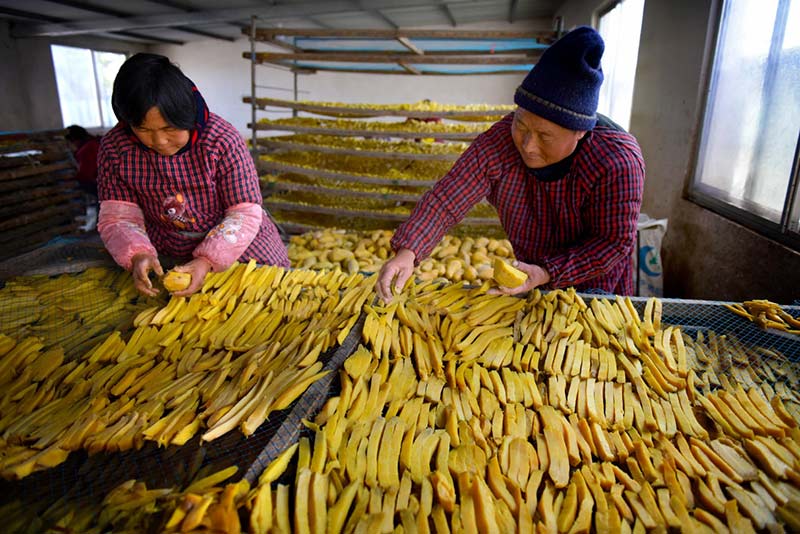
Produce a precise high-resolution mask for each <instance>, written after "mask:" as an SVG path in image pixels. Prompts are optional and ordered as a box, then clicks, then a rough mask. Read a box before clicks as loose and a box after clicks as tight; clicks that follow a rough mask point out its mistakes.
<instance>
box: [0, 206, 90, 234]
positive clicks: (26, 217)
mask: <svg viewBox="0 0 800 534" xmlns="http://www.w3.org/2000/svg"><path fill="white" fill-rule="evenodd" d="M78 211H79V208H78V203H75V206H73V205H72V203H69V204H66V205H63V204H62V205H51V206H48V207H46V208H44V209H40V210H35V211H29V212H28V213H25V214H23V215H19V216H17V217H13V218H11V219H6V220H5V221H2V222H0V232H6V231H8V230H16V229H18V228H23V227H26V226H28V225H30V224H32V223H35V222H37V221H52V220H54V219H56V218H57V217H58V216H59V215H66V214H72V213H77V212H78Z"/></svg>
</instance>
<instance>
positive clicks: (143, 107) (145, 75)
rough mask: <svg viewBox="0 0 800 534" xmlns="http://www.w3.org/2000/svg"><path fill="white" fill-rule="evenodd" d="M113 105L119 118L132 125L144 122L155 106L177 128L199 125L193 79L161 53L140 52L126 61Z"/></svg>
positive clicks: (121, 68) (113, 95)
mask: <svg viewBox="0 0 800 534" xmlns="http://www.w3.org/2000/svg"><path fill="white" fill-rule="evenodd" d="M111 107H112V108H113V109H114V114H115V115H116V116H117V119H118V120H120V121H122V122H126V123H128V124H129V125H131V126H139V125H140V124H142V122H143V121H144V116H145V115H146V114H147V112H148V111H149V110H150V109H151V108H153V107H156V108H158V110H159V111H160V112H161V115H162V116H163V117H164V120H166V121H167V123H169V125H170V126H172V127H174V128H179V129H181V130H191V129H193V128H194V126H195V115H196V104H195V101H194V95H193V94H192V82H191V80H189V78H187V77H186V76H184V74H183V73H182V72H181V69H179V68H178V67H177V66H176V65H175V64H173V63H172V62H170V60H169V59H168V58H167V57H165V56H160V55H158V54H143V53H142V54H136V55H134V56H131V57H130V58H129V59H128V60H127V61H125V63H123V64H122V67H120V69H119V72H118V73H117V77H116V78H115V79H114V92H113V94H112V95H111Z"/></svg>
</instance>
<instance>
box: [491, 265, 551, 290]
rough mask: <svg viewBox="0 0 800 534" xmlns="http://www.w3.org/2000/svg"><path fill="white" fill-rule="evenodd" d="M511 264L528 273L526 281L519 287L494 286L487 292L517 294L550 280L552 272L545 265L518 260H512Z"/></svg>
mask: <svg viewBox="0 0 800 534" xmlns="http://www.w3.org/2000/svg"><path fill="white" fill-rule="evenodd" d="M511 265H513V266H514V267H516V268H517V269H519V270H520V271H522V272H524V273H525V274H527V275H528V279H527V280H525V283H524V284H522V285H519V286H517V287H493V288H492V289H490V290H489V291H487V293H489V294H490V295H517V294H519V293H527V292H528V291H532V290H533V289H536V288H537V287H539V286H543V285H545V284H546V283H548V282H549V281H550V273H548V272H547V271H546V270H545V269H544V268H543V267H539V266H538V265H535V264H533V263H522V262H521V261H516V260H515V261H514V262H512V263H511Z"/></svg>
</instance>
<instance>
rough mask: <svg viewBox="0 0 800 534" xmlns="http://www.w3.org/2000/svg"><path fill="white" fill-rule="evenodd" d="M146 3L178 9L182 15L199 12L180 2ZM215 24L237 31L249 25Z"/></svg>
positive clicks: (165, 0) (172, 0)
mask: <svg viewBox="0 0 800 534" xmlns="http://www.w3.org/2000/svg"><path fill="white" fill-rule="evenodd" d="M148 2H150V3H151V4H157V5H160V6H166V7H171V8H172V9H178V10H180V11H183V12H184V13H197V12H198V11H200V10H199V9H196V8H193V7H191V6H187V5H184V4H183V3H182V2H176V1H175V0H148ZM217 24H224V25H226V26H233V27H234V28H236V29H237V30H240V29H242V28H245V27H249V26H250V25H249V24H245V23H243V22H231V23H224V22H220V23H217ZM184 31H185V30H184ZM222 38H223V39H225V38H226V37H222ZM231 40H232V41H235V40H236V39H231Z"/></svg>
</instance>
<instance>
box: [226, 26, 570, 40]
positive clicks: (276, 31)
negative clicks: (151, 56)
mask: <svg viewBox="0 0 800 534" xmlns="http://www.w3.org/2000/svg"><path fill="white" fill-rule="evenodd" d="M242 32H243V33H248V34H249V29H248V30H242ZM275 36H283V37H293V36H294V37H330V38H335V37H339V38H346V37H361V38H372V39H397V38H398V37H406V38H409V39H535V40H537V41H543V42H552V41H554V40H555V39H556V37H557V35H556V32H554V31H552V30H537V31H509V30H425V29H396V30H377V29H375V30H373V29H358V30H355V29H352V30H351V29H347V30H341V29H329V28H324V29H316V28H315V29H298V28H260V29H257V30H256V40H262V39H267V38H273V37H275Z"/></svg>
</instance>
